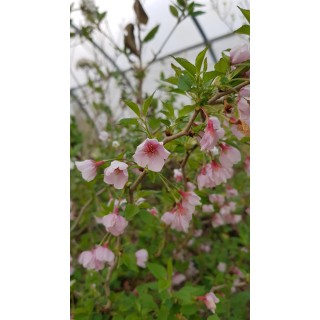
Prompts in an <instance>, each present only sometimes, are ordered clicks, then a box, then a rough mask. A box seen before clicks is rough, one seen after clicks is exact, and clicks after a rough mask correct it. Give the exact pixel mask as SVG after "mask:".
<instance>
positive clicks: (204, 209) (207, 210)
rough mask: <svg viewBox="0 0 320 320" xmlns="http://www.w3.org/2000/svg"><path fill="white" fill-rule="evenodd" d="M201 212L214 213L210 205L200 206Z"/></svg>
mask: <svg viewBox="0 0 320 320" xmlns="http://www.w3.org/2000/svg"><path fill="white" fill-rule="evenodd" d="M202 212H204V213H210V212H214V208H213V205H212V204H204V205H203V206H202Z"/></svg>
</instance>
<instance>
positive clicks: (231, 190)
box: [226, 186, 239, 198]
mask: <svg viewBox="0 0 320 320" xmlns="http://www.w3.org/2000/svg"><path fill="white" fill-rule="evenodd" d="M226 193H227V197H228V198H232V197H237V196H238V194H239V193H238V190H236V189H234V188H232V187H230V186H228V187H227V188H226Z"/></svg>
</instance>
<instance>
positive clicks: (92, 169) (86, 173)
mask: <svg viewBox="0 0 320 320" xmlns="http://www.w3.org/2000/svg"><path fill="white" fill-rule="evenodd" d="M102 164H104V161H99V162H96V161H94V160H84V161H76V162H75V165H76V167H77V169H78V170H79V171H80V172H81V175H82V178H83V179H84V180H86V181H92V180H93V179H94V178H95V177H96V175H97V168H98V167H99V166H101V165H102Z"/></svg>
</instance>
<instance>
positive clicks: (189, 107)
mask: <svg viewBox="0 0 320 320" xmlns="http://www.w3.org/2000/svg"><path fill="white" fill-rule="evenodd" d="M194 109H195V106H193V105H187V106H184V107H183V108H182V109H181V110H180V111H179V117H183V116H185V115H186V114H189V113H191V112H192V111H194Z"/></svg>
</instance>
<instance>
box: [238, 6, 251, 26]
mask: <svg viewBox="0 0 320 320" xmlns="http://www.w3.org/2000/svg"><path fill="white" fill-rule="evenodd" d="M237 7H238V9H239V10H240V11H241V12H242V14H243V15H244V17H245V18H246V20H247V21H248V22H249V23H250V10H248V9H242V8H240V7H239V6H237Z"/></svg>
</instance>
